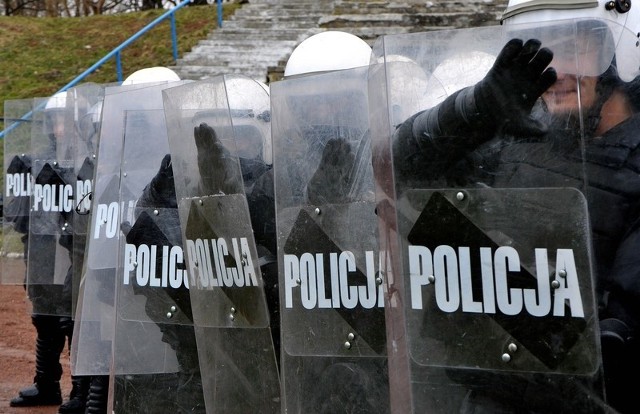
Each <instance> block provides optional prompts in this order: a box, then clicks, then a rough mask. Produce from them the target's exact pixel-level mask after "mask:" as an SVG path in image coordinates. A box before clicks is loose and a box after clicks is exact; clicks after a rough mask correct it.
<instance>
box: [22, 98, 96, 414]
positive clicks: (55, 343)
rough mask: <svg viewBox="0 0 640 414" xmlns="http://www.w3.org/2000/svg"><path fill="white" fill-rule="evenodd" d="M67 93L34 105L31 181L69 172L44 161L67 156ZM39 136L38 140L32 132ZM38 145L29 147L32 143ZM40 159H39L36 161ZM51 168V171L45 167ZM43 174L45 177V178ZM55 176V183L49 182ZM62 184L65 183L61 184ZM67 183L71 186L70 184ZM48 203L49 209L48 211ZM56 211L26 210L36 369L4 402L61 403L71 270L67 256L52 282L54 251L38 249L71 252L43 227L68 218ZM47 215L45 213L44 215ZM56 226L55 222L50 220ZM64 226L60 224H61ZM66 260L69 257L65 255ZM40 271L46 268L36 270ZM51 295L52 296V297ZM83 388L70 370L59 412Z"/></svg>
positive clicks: (76, 400) (43, 182)
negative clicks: (35, 172)
mask: <svg viewBox="0 0 640 414" xmlns="http://www.w3.org/2000/svg"><path fill="white" fill-rule="evenodd" d="M67 98H68V97H67V93H66V92H61V93H58V94H56V95H54V96H53V97H51V98H48V99H47V100H46V101H45V102H42V103H43V104H44V108H41V109H39V110H38V111H37V113H36V115H35V116H36V117H38V116H39V115H38V114H41V116H42V118H43V119H42V121H43V122H42V124H43V125H42V127H43V128H44V130H43V131H40V127H41V125H39V123H38V122H36V123H34V124H35V125H36V126H35V127H34V139H33V141H32V147H34V150H35V151H37V157H38V158H39V161H38V165H37V167H36V168H37V169H38V172H39V173H40V174H39V175H38V177H37V178H36V184H37V185H40V186H51V185H55V184H64V183H65V182H66V183H67V184H69V182H67V181H68V180H67V179H68V178H69V177H65V174H66V175H68V174H67V172H68V170H69V168H68V167H69V166H65V165H62V162H61V163H60V164H56V162H52V163H51V165H48V162H49V161H50V160H53V159H60V160H67V159H69V158H70V157H71V156H72V155H71V154H69V153H68V151H69V150H70V148H69V146H68V145H66V144H68V142H67V141H70V140H71V139H72V134H71V133H70V131H67V130H65V126H66V123H67V120H66V119H65V117H66V115H67V113H66V112H65V111H66V108H67V105H68V99H67ZM40 136H42V137H43V142H40V141H39V139H38V137H40ZM38 143H40V144H42V143H43V145H41V146H40V147H39V148H35V147H36V146H37V144H38ZM40 164H42V165H40ZM49 168H53V170H51V171H47V169H49ZM47 177H48V178H47ZM56 177H58V178H60V177H63V182H60V183H59V182H58V181H57V179H56ZM54 181H55V183H54ZM65 188H66V187H65ZM71 188H72V187H71ZM36 196H38V197H39V198H38V199H40V198H42V196H43V194H42V193H38V194H33V195H32V202H35V201H34V200H36V199H35V198H34V197H36ZM40 209H41V210H44V205H43V204H41V205H40ZM53 210H54V209H51V210H50V211H53ZM62 210H63V209H60V210H59V211H61V212H60V213H55V212H52V213H48V214H47V213H43V214H42V215H39V214H36V215H34V214H33V213H32V217H33V218H32V220H31V225H30V228H29V233H28V236H29V237H28V239H27V240H28V242H27V243H28V249H27V250H28V253H30V254H31V256H30V257H31V258H32V259H31V260H29V262H30V270H29V272H28V275H27V281H26V284H27V291H28V294H29V297H30V299H31V301H32V304H33V314H32V316H31V319H32V322H33V325H34V326H35V327H36V331H37V338H36V375H35V377H34V384H33V385H32V386H31V387H27V388H25V389H23V390H21V391H20V392H19V395H18V397H16V398H14V399H13V400H11V402H10V405H11V406H13V407H26V406H39V405H59V404H61V403H62V399H61V394H60V383H59V381H60V378H61V376H62V366H61V365H60V354H61V353H62V350H63V348H64V346H65V343H66V342H68V343H69V346H70V344H71V338H72V333H73V319H72V316H71V308H72V293H71V291H72V286H71V285H72V272H71V265H70V262H69V266H68V271H67V272H66V275H65V276H64V281H63V284H62V285H59V284H57V283H56V282H55V281H54V279H55V275H54V273H55V268H56V266H55V265H56V262H57V261H59V258H60V256H59V255H55V254H54V256H51V255H50V254H49V253H44V252H45V251H46V250H49V251H56V250H57V249H59V247H63V248H64V250H65V251H67V253H63V255H68V256H69V258H71V257H72V256H71V254H72V252H71V250H72V249H71V244H72V237H71V235H70V234H69V233H68V232H65V231H64V230H63V231H62V232H58V230H57V229H56V230H55V231H52V232H51V231H49V230H48V229H45V227H47V226H48V224H47V223H53V222H56V221H58V220H61V221H62V222H64V223H68V222H70V219H71V214H70V212H69V211H66V210H65V211H62ZM47 216H48V217H47ZM53 225H54V226H56V227H57V223H53ZM65 227H67V226H66V225H64V224H63V229H64V228H65ZM67 260H71V259H67ZM41 272H45V273H46V274H42V273H41ZM53 296H57V298H56V299H53ZM87 390H88V383H86V382H85V381H84V380H83V379H82V378H79V377H75V376H72V390H71V395H70V400H69V401H67V402H65V403H64V404H62V405H61V406H60V412H62V413H79V412H84V401H83V399H84V396H86V393H87Z"/></svg>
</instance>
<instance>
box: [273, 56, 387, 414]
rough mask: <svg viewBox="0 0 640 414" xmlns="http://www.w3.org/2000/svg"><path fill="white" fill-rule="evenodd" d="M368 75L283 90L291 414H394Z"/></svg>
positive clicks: (278, 147) (278, 123) (277, 129)
mask: <svg viewBox="0 0 640 414" xmlns="http://www.w3.org/2000/svg"><path fill="white" fill-rule="evenodd" d="M367 74H368V68H367V67H363V68H357V69H351V70H346V71H337V72H332V73H325V74H317V75H311V76H306V77H301V78H294V79H287V80H284V81H282V82H277V83H274V84H273V85H271V105H272V110H273V134H272V136H273V140H274V169H275V187H276V217H277V233H278V264H279V285H280V301H281V306H280V308H281V312H282V370H283V371H282V378H283V387H284V390H283V395H284V399H285V404H286V408H287V409H288V410H289V411H291V412H370V413H373V412H388V411H389V393H388V381H387V359H386V335H385V333H383V332H384V330H385V320H384V296H383V295H384V292H383V281H384V275H383V274H382V273H381V272H380V269H381V263H382V262H383V261H384V260H385V254H384V253H383V252H382V253H381V252H380V250H379V249H378V241H377V237H376V236H377V224H376V213H375V203H374V187H373V174H372V167H371V139H370V130H369V118H368V101H367V96H368V93H367Z"/></svg>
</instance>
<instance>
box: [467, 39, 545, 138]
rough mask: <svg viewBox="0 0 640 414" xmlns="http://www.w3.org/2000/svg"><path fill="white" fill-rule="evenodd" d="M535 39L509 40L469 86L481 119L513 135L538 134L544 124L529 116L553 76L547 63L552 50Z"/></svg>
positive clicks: (542, 132)
mask: <svg viewBox="0 0 640 414" xmlns="http://www.w3.org/2000/svg"><path fill="white" fill-rule="evenodd" d="M540 46H541V43H540V41H539V40H536V39H530V40H528V41H527V42H526V43H524V44H523V42H522V40H520V39H512V40H510V41H509V42H507V44H506V45H505V46H504V47H503V48H502V51H501V52H500V54H499V55H498V57H497V58H496V61H495V62H494V64H493V67H492V68H491V69H490V70H489V72H488V73H487V75H486V76H485V77H484V79H482V80H481V81H480V82H478V83H477V84H476V85H475V87H474V88H473V92H474V98H475V105H476V108H477V110H478V113H479V114H480V116H481V119H482V120H483V121H489V122H491V123H493V124H494V125H496V126H497V127H498V128H501V129H502V131H503V132H505V133H509V134H513V135H516V136H540V135H543V134H544V133H545V132H546V127H545V126H544V124H542V123H541V122H540V121H537V120H535V119H533V118H532V117H531V109H532V108H533V105H534V104H535V102H536V100H537V99H538V98H539V97H540V96H541V95H542V93H543V92H544V91H546V90H547V89H548V88H549V87H550V86H551V85H553V83H554V82H555V81H556V79H557V74H556V71H555V69H553V68H550V67H549V68H548V67H547V66H548V65H549V63H551V60H552V59H553V52H551V50H549V49H547V48H544V47H543V48H541V47H540Z"/></svg>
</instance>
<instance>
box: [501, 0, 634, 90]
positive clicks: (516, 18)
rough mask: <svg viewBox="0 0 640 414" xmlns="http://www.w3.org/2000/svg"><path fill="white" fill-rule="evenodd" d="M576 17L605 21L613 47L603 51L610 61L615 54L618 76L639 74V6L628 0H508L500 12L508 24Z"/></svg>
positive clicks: (627, 78) (626, 79) (525, 23)
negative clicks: (504, 8) (502, 11)
mask: <svg viewBox="0 0 640 414" xmlns="http://www.w3.org/2000/svg"><path fill="white" fill-rule="evenodd" d="M575 19H580V20H598V21H601V22H604V23H606V24H607V26H608V28H609V31H610V37H609V39H611V41H612V46H611V47H604V48H605V49H611V51H604V53H605V54H608V55H609V57H610V60H609V62H608V63H609V64H611V63H612V61H613V60H614V57H615V63H616V65H615V66H616V68H617V71H618V75H619V76H620V78H621V79H623V80H625V81H630V80H632V79H633V78H635V77H636V76H637V75H638V73H640V45H639V44H638V36H640V5H637V4H636V5H634V6H632V5H631V1H630V0H563V1H552V0H510V1H509V4H508V5H507V8H506V10H505V11H504V13H503V15H502V23H503V24H505V25H507V26H508V25H527V24H537V25H539V24H540V23H547V22H551V23H554V22H558V23H561V22H562V21H565V22H566V21H569V20H575ZM601 49H602V48H601ZM552 50H553V48H552ZM552 65H553V64H552Z"/></svg>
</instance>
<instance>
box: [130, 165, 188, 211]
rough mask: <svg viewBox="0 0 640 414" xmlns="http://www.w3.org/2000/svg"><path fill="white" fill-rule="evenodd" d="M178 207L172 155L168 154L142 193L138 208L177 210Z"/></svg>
mask: <svg viewBox="0 0 640 414" xmlns="http://www.w3.org/2000/svg"><path fill="white" fill-rule="evenodd" d="M177 206H178V203H177V200H176V187H175V183H174V181H173V167H172V166H171V155H170V154H166V155H165V156H164V158H163V159H162V162H161V163H160V169H159V170H158V172H157V173H156V175H155V176H154V177H153V178H152V179H151V182H150V183H149V184H148V185H147V186H146V187H145V188H144V190H143V191H142V196H141V197H140V199H139V200H138V203H137V207H139V208H143V207H156V208H176V207H177Z"/></svg>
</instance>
